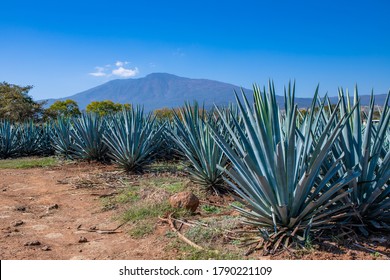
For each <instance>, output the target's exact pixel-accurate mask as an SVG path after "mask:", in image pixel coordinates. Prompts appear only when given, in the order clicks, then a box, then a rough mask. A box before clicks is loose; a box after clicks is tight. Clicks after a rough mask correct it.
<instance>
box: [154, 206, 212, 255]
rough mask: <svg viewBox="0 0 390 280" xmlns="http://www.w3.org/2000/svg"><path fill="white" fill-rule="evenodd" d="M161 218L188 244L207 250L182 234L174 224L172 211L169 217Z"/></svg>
mask: <svg viewBox="0 0 390 280" xmlns="http://www.w3.org/2000/svg"><path fill="white" fill-rule="evenodd" d="M159 219H160V220H161V221H164V222H167V223H168V224H169V226H170V227H171V229H172V230H173V231H174V232H176V233H177V235H178V236H179V238H180V239H181V240H183V241H184V242H186V243H187V244H189V245H191V246H192V247H194V248H196V249H198V250H205V249H204V248H203V247H202V246H199V245H198V244H195V243H194V242H192V241H191V240H189V239H188V238H187V237H185V236H184V235H183V234H181V233H180V232H179V231H178V230H177V229H176V227H175V225H174V224H173V221H172V213H171V214H169V215H168V219H164V218H160V217H159Z"/></svg>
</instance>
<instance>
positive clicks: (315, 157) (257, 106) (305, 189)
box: [213, 83, 359, 244]
mask: <svg viewBox="0 0 390 280" xmlns="http://www.w3.org/2000/svg"><path fill="white" fill-rule="evenodd" d="M285 95H286V108H285V119H283V118H282V115H281V111H280V110H279V109H278V107H277V104H276V94H275V89H274V86H273V84H271V83H270V84H269V89H268V93H266V92H265V91H263V92H262V91H260V90H259V88H258V87H254V100H255V103H254V108H253V109H252V108H251V106H250V104H249V102H248V101H247V99H246V96H245V94H244V93H243V100H244V102H243V103H242V102H240V100H239V99H238V97H237V95H236V99H237V104H238V107H239V110H240V113H241V117H242V121H243V124H244V128H241V127H239V126H237V125H236V127H234V129H236V131H237V132H238V135H239V136H237V135H236V134H235V133H234V132H233V131H234V130H233V128H232V127H229V126H230V124H229V123H228V121H227V120H226V119H225V118H224V117H223V115H222V114H220V117H221V119H222V120H223V121H224V125H225V126H227V129H228V131H229V132H230V134H231V136H232V139H233V142H234V143H233V144H234V147H235V148H234V149H233V148H232V144H231V143H228V142H227V141H226V140H225V139H226V138H225V137H223V136H221V135H220V134H219V133H218V132H217V131H216V130H214V133H213V137H214V138H215V140H216V141H217V143H218V144H219V146H220V147H221V149H222V150H223V151H224V152H225V153H226V155H227V156H228V158H229V160H230V161H231V162H232V168H231V169H230V170H228V169H227V168H221V169H223V170H224V171H225V172H226V174H227V175H228V176H229V178H231V181H230V180H226V181H227V182H228V183H229V185H230V186H231V187H232V189H234V190H235V192H236V193H237V194H238V195H239V197H240V198H239V200H240V201H241V202H243V203H244V204H246V206H247V209H244V208H237V209H238V211H239V212H240V213H241V214H242V215H243V216H244V217H246V218H247V222H248V223H250V224H252V225H255V226H258V227H260V228H262V227H265V228H272V229H273V230H274V233H273V234H274V235H275V236H279V237H280V236H283V238H284V237H285V238H288V236H294V235H295V236H297V235H298V234H299V233H300V234H301V235H303V236H302V238H304V237H305V236H307V235H305V234H304V232H305V229H306V231H307V230H308V229H314V228H319V227H330V226H332V225H333V224H334V222H335V220H336V217H337V218H339V217H340V216H343V215H347V212H346V210H345V209H346V208H347V207H348V205H345V204H344V203H342V198H344V197H345V196H346V195H347V194H348V193H349V192H350V191H349V190H346V191H344V190H343V192H340V191H341V190H342V189H343V188H344V187H345V186H346V185H347V184H349V183H350V182H352V181H353V180H354V178H355V177H357V176H358V175H359V173H358V172H356V171H348V172H345V173H344V172H342V164H341V159H342V156H340V157H339V158H337V159H336V160H334V162H333V164H332V165H331V166H330V167H329V168H328V169H327V170H325V169H324V163H325V162H327V161H329V160H332V156H331V152H330V151H331V148H332V146H333V144H334V142H335V140H336V139H337V137H338V136H339V135H340V134H341V132H342V128H343V127H344V125H345V123H346V122H347V120H348V118H349V116H347V115H344V116H343V117H342V119H341V120H340V121H338V122H337V121H335V118H336V112H334V113H333V114H332V115H331V117H330V120H329V122H328V124H326V125H324V124H322V123H321V117H320V116H321V114H322V112H318V111H317V110H316V105H317V101H316V100H317V96H318V89H317V91H316V94H315V97H314V99H313V100H314V101H313V104H312V107H311V109H310V111H309V113H308V114H307V115H306V117H305V120H304V123H303V124H302V125H301V127H300V129H297V115H298V110H297V105H296V104H294V95H295V87H294V86H289V88H288V89H287V90H286V92H285ZM337 106H339V104H338V105H337ZM316 111H317V113H316ZM236 123H238V121H236ZM323 125H324V126H325V128H324V129H323V130H322V132H319V129H318V127H319V126H323ZM279 242H280V241H279ZM279 244H280V243H279Z"/></svg>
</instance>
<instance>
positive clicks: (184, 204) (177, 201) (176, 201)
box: [169, 192, 199, 212]
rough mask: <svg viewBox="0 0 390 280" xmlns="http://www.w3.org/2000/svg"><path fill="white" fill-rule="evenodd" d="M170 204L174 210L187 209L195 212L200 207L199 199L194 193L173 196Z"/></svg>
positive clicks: (181, 193)
mask: <svg viewBox="0 0 390 280" xmlns="http://www.w3.org/2000/svg"><path fill="white" fill-rule="evenodd" d="M169 203H170V204H171V206H172V207H174V208H185V209H188V210H190V211H192V212H195V211H196V208H198V206H199V199H198V198H197V197H196V196H195V195H194V194H193V193H192V192H180V193H177V194H174V195H173V196H171V197H170V198H169Z"/></svg>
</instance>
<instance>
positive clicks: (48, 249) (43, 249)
mask: <svg viewBox="0 0 390 280" xmlns="http://www.w3.org/2000/svg"><path fill="white" fill-rule="evenodd" d="M42 251H51V248H50V247H49V246H43V247H42Z"/></svg>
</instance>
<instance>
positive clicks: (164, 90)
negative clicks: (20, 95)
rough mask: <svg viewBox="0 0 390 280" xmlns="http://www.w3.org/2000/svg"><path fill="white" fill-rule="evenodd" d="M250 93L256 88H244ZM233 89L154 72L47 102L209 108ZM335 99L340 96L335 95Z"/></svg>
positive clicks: (306, 101)
mask: <svg viewBox="0 0 390 280" xmlns="http://www.w3.org/2000/svg"><path fill="white" fill-rule="evenodd" d="M243 90H244V91H245V93H247V95H248V96H250V95H251V94H252V93H253V91H252V90H250V89H245V88H244V89H243ZM234 91H236V92H240V91H241V88H240V87H238V86H235V85H232V84H228V83H223V82H218V81H213V80H207V79H190V78H183V77H179V76H176V75H172V74H167V73H153V74H149V75H147V76H146V77H144V78H138V79H120V80H112V81H109V82H107V83H105V84H102V85H100V86H97V87H94V88H91V89H89V90H86V91H83V92H80V93H77V94H75V95H71V96H68V97H64V98H61V99H49V100H48V106H50V105H51V104H53V103H54V102H55V101H56V100H66V99H73V100H75V101H76V102H77V103H78V104H79V107H80V108H81V109H85V107H86V106H87V105H88V104H89V103H90V102H92V101H102V100H112V101H113V102H119V103H131V104H134V105H135V104H140V105H143V106H144V108H145V110H146V111H151V110H155V109H158V108H162V107H168V108H174V107H179V106H182V105H183V104H184V102H185V101H188V102H192V101H195V100H196V101H198V102H199V103H201V104H204V105H205V107H206V108H209V107H211V106H213V104H216V105H221V106H223V105H227V104H229V103H231V102H233V103H235V97H234ZM360 97H361V102H362V105H368V104H369V100H370V96H368V95H362V96H360ZM375 98H376V103H377V104H378V105H380V106H382V105H383V103H384V102H385V98H386V95H385V94H381V95H376V96H375ZM332 99H333V100H332V101H335V100H337V98H336V97H334V98H332ZM277 102H278V103H279V104H280V105H283V102H284V97H282V96H278V98H277ZM296 102H297V104H298V106H299V107H303V108H305V107H309V106H310V104H311V98H296Z"/></svg>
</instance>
